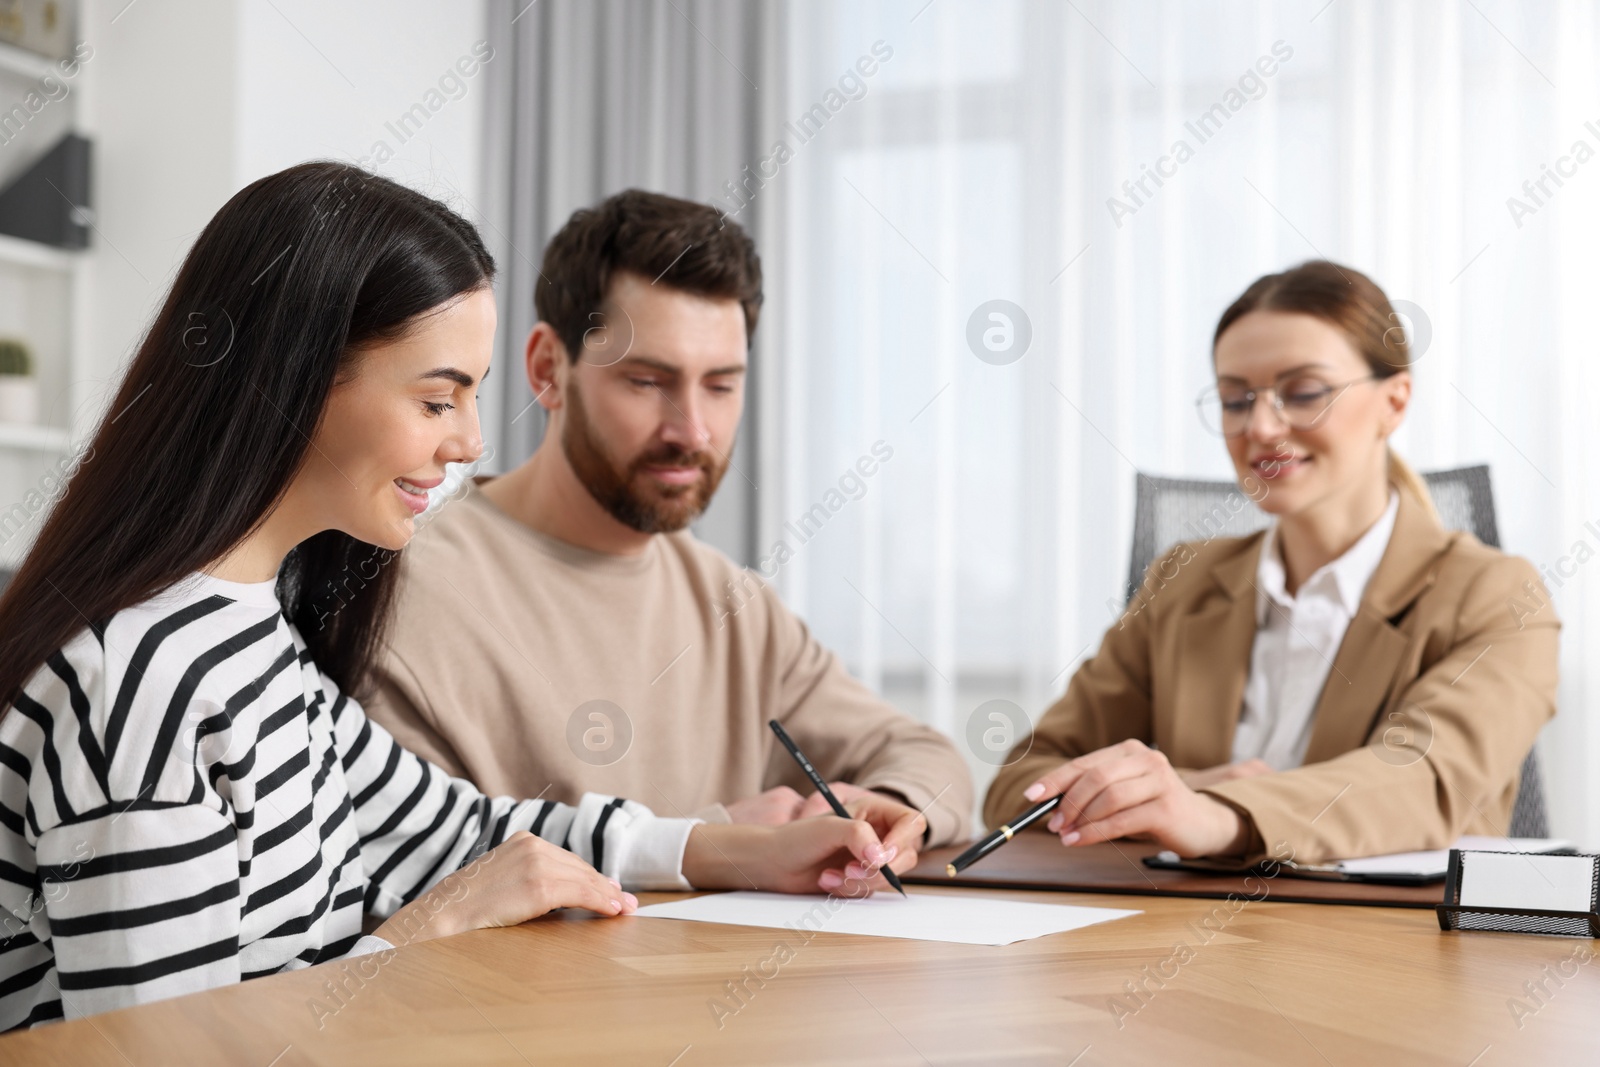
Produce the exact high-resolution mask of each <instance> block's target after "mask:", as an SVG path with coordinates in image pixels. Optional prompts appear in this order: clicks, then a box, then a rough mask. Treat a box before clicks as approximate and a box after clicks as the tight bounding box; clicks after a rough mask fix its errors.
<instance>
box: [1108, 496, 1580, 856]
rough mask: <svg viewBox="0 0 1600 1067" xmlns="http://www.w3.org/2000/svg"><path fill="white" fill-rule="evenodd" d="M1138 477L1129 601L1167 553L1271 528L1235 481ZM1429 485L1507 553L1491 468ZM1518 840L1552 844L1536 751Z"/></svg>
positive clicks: (1461, 521)
mask: <svg viewBox="0 0 1600 1067" xmlns="http://www.w3.org/2000/svg"><path fill="white" fill-rule="evenodd" d="M1137 477H1138V483H1137V486H1138V488H1137V491H1136V493H1135V497H1134V505H1133V552H1132V555H1131V556H1130V559H1129V563H1128V588H1127V596H1128V597H1129V598H1131V597H1132V596H1133V593H1134V590H1136V589H1138V588H1139V583H1140V582H1142V581H1143V580H1144V572H1145V571H1146V570H1148V569H1149V567H1150V564H1151V563H1152V562H1153V561H1154V560H1155V559H1156V557H1157V556H1159V555H1160V554H1161V553H1163V552H1165V551H1166V550H1167V549H1169V548H1171V547H1172V546H1173V545H1175V544H1177V543H1178V542H1180V541H1203V540H1206V539H1208V538H1212V537H1240V536H1243V535H1245V534H1249V533H1254V532H1255V531H1257V530H1259V529H1261V528H1262V527H1264V526H1266V525H1267V522H1268V521H1269V520H1268V518H1267V515H1266V514H1265V513H1264V512H1263V511H1262V510H1261V509H1260V508H1258V507H1256V506H1255V504H1254V503H1253V502H1252V501H1251V500H1250V498H1249V497H1247V496H1245V495H1244V493H1243V492H1242V491H1241V490H1240V489H1239V487H1238V485H1236V484H1235V483H1233V482H1208V481H1195V480H1190V479H1187V478H1155V477H1152V476H1150V475H1148V474H1140V475H1138V476H1137ZM1422 478H1423V480H1424V481H1425V482H1427V483H1428V493H1429V495H1431V496H1432V497H1433V506H1434V508H1435V509H1437V510H1438V512H1439V518H1440V519H1441V520H1442V521H1443V522H1444V525H1445V527H1446V528H1447V529H1451V530H1467V531H1469V532H1471V533H1472V534H1473V536H1475V537H1477V539H1478V540H1480V541H1482V542H1483V543H1484V544H1486V545H1492V546H1494V547H1495V548H1499V547H1500V530H1499V527H1498V526H1497V525H1496V523H1495V517H1494V494H1493V492H1492V491H1491V489H1490V486H1489V468H1488V467H1487V466H1476V467H1458V468H1456V469H1455V470H1448V471H1433V472H1432V473H1429V474H1424V475H1423V476H1422ZM1506 832H1507V835H1508V836H1511V837H1545V836H1547V835H1548V832H1549V819H1548V817H1547V816H1546V813H1545V803H1544V781H1543V778H1542V777H1541V776H1540V773H1539V753H1538V751H1537V750H1536V749H1535V750H1530V751H1529V752H1528V756H1527V758H1526V759H1524V760H1523V761H1522V777H1521V779H1520V781H1519V783H1518V786H1517V799H1516V802H1515V804H1513V805H1512V809H1511V826H1510V828H1509V829H1508V830H1507V831H1506Z"/></svg>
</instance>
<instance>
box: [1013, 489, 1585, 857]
mask: <svg viewBox="0 0 1600 1067" xmlns="http://www.w3.org/2000/svg"><path fill="white" fill-rule="evenodd" d="M1262 536H1263V535H1262V534H1260V533H1257V534H1254V535H1252V536H1250V537H1241V538H1226V539H1217V540H1213V541H1208V542H1196V543H1191V544H1184V545H1179V546H1177V547H1176V548H1174V549H1173V550H1172V551H1170V552H1168V553H1167V554H1166V555H1165V556H1163V557H1162V558H1161V559H1159V560H1157V561H1156V562H1155V563H1154V564H1152V565H1151V567H1150V570H1149V571H1148V572H1147V573H1146V575H1145V581H1144V584H1143V585H1142V586H1141V587H1140V590H1139V592H1138V594H1137V595H1136V596H1135V597H1134V598H1133V600H1132V601H1131V602H1130V604H1129V606H1128V608H1127V610H1126V611H1125V613H1124V614H1123V616H1122V618H1121V619H1120V620H1119V621H1118V622H1117V624H1116V625H1115V626H1113V627H1112V628H1111V629H1110V630H1109V631H1107V633H1106V635H1105V639H1104V640H1103V641H1102V642H1101V644H1100V649H1099V651H1098V652H1096V653H1095V655H1094V657H1093V658H1091V659H1089V660H1088V661H1086V662H1085V663H1084V664H1083V665H1082V666H1081V667H1080V668H1079V669H1078V671H1077V673H1076V674H1075V675H1074V676H1073V678H1072V681H1071V682H1070V683H1069V685H1068V687H1067V692H1066V695H1065V696H1063V697H1062V698H1061V699H1060V700H1059V701H1057V702H1056V703H1055V705H1054V706H1053V707H1051V708H1050V710H1049V711H1047V712H1046V713H1045V715H1044V717H1043V718H1042V719H1041V720H1040V721H1039V723H1038V725H1037V727H1035V729H1034V733H1033V736H1032V737H1031V738H1028V739H1025V740H1024V741H1023V742H1021V743H1020V744H1019V745H1018V746H1017V748H1016V749H1015V750H1013V752H1012V754H1011V758H1012V759H1013V760H1014V762H1012V763H1011V764H1009V765H1008V766H1006V767H1004V768H1002V769H1001V772H1000V774H999V776H998V777H997V778H996V779H995V781H994V784H993V785H992V787H991V788H990V790H989V793H988V797H987V798H986V800H985V803H984V820H985V822H986V823H987V824H988V825H989V826H991V827H994V826H998V825H1000V824H1001V823H1002V822H1004V821H1005V820H1006V819H1008V818H1009V817H1011V816H1013V815H1015V814H1016V813H1017V812H1019V811H1022V810H1024V809H1025V808H1026V807H1027V806H1028V802H1027V801H1026V800H1025V799H1024V798H1023V796H1022V791H1023V790H1024V789H1026V788H1027V787H1028V785H1029V784H1031V783H1032V782H1033V781H1034V780H1035V779H1036V778H1037V777H1038V776H1039V775H1040V774H1041V773H1043V772H1044V771H1045V770H1047V769H1049V768H1051V767H1053V766H1055V765H1057V764H1059V763H1060V762H1062V761H1063V760H1066V759H1069V758H1071V757H1074V756H1079V755H1082V754H1084V753H1087V752H1092V751H1094V750H1095V749H1098V748H1103V747H1104V746H1106V745H1111V744H1115V743H1116V742H1118V741H1122V740H1125V739H1127V738H1138V739H1139V740H1142V741H1146V742H1150V743H1153V744H1154V745H1155V746H1156V747H1157V748H1159V749H1160V750H1161V751H1162V752H1163V753H1165V754H1166V756H1167V758H1168V759H1169V760H1170V761H1171V762H1172V764H1173V766H1175V767H1179V768H1196V769H1198V768H1205V767H1212V766H1216V765H1217V764H1222V763H1228V762H1230V761H1231V753H1232V749H1233V731H1234V727H1235V726H1236V725H1237V723H1238V721H1239V714H1240V711H1241V709H1242V707H1243V703H1244V687H1245V680H1246V676H1247V674H1248V672H1249V668H1250V654H1251V649H1252V646H1253V644H1254V639H1255V631H1256V589H1255V576H1256V563H1257V560H1258V559H1259V557H1260V552H1261V542H1262ZM1559 630H1560V623H1559V621H1558V620H1557V618H1556V613H1555V609H1554V607H1553V606H1552V605H1551V603H1550V597H1549V594H1548V593H1547V592H1546V591H1545V589H1544V587H1543V585H1542V584H1541V582H1540V580H1539V575H1538V572H1537V571H1536V570H1535V569H1534V568H1533V566H1532V565H1531V564H1529V563H1528V562H1527V561H1526V560H1523V559H1520V558H1518V557H1515V556H1508V555H1505V554H1504V553H1502V552H1500V551H1498V550H1496V549H1493V548H1489V547H1487V546H1485V545H1484V544H1482V543H1481V542H1480V541H1478V540H1477V539H1476V538H1474V537H1473V536H1471V535H1470V534H1465V533H1454V532H1446V531H1445V530H1444V529H1442V528H1441V527H1440V526H1439V524H1438V523H1437V522H1436V521H1435V520H1434V519H1433V518H1432V516H1431V515H1429V514H1428V512H1427V511H1426V510H1425V509H1424V508H1423V507H1422V505H1421V504H1420V503H1419V502H1418V501H1417V500H1416V499H1415V498H1413V497H1412V496H1410V495H1409V494H1408V493H1407V492H1405V491H1402V492H1401V493H1400V508H1399V514H1398V515H1397V516H1396V519H1395V528H1394V534H1393V536H1392V537H1391V539H1390V541H1389V546H1388V548H1387V549H1386V550H1385V552H1384V555H1383V559H1382V561H1381V562H1380V563H1379V564H1378V569H1377V571H1376V572H1374V574H1373V576H1372V580H1371V581H1370V582H1369V583H1368V585H1367V589H1366V593H1365V594H1364V595H1363V597H1362V599H1361V606H1360V609H1359V611H1358V612H1357V614H1356V616H1355V618H1353V619H1352V620H1351V621H1350V627H1349V629H1348V630H1347V631H1346V632H1345V637H1344V641H1343V643H1342V644H1341V645H1340V646H1339V651H1338V654H1337V655H1336V656H1335V657H1334V663H1333V669H1332V670H1331V671H1330V672H1329V674H1328V681H1327V684H1326V686H1325V687H1324V688H1323V690H1322V694H1321V696H1320V697H1319V699H1318V701H1317V706H1316V710H1315V712H1314V713H1313V719H1312V734H1311V741H1310V747H1309V748H1308V749H1307V750H1306V756H1305V763H1304V764H1303V765H1302V766H1300V767H1298V768H1295V769H1294V770H1290V771H1284V772H1281V773H1278V774H1270V775H1264V776H1261V777H1258V778H1250V779H1240V780H1236V781H1231V782H1226V783H1223V784H1221V785H1218V786H1215V787H1212V788H1210V789H1207V790H1205V792H1206V793H1208V794H1210V795H1212V796H1214V797H1216V798H1218V799H1220V800H1223V801H1225V802H1227V803H1229V804H1231V805H1233V806H1234V807H1235V808H1237V809H1238V810H1239V811H1240V812H1241V813H1243V814H1244V815H1245V816H1246V817H1247V818H1248V819H1249V820H1250V822H1251V823H1252V824H1253V827H1254V838H1253V842H1252V846H1251V852H1252V854H1253V855H1257V854H1261V853H1269V854H1274V855H1277V856H1279V857H1289V856H1292V858H1294V859H1296V860H1300V861H1306V862H1316V861H1320V860H1327V859H1334V858H1341V857H1354V856H1368V855H1377V854H1381V853H1386V852H1402V851H1409V850H1412V849H1430V848H1443V847H1445V846H1446V845H1448V844H1449V843H1450V842H1451V841H1452V840H1454V839H1455V838H1456V837H1457V836H1459V835H1461V834H1464V833H1484V834H1503V833H1505V832H1506V827H1507V823H1508V821H1509V819H1510V814H1511V806H1512V801H1513V800H1514V798H1515V796H1516V791H1517V782H1518V774H1519V769H1520V765H1521V763H1522V759H1523V757H1524V756H1525V755H1526V754H1527V752H1528V750H1529V748H1531V747H1532V745H1533V741H1534V738H1535V737H1536V736H1537V735H1538V733H1539V730H1540V728H1541V727H1542V726H1544V724H1545V723H1546V722H1547V721H1548V720H1549V719H1550V718H1551V716H1553V715H1554V714H1555V705H1556V659H1557V637H1558V633H1559ZM1040 825H1043V823H1042V821H1041V823H1040Z"/></svg>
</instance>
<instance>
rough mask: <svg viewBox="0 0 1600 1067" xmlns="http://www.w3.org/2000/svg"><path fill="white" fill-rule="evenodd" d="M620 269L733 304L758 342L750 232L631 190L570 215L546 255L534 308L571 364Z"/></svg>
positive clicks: (757, 266)
mask: <svg viewBox="0 0 1600 1067" xmlns="http://www.w3.org/2000/svg"><path fill="white" fill-rule="evenodd" d="M618 271H632V272H633V273H635V274H639V275H642V276H643V277H645V278H646V279H649V280H650V281H651V282H653V283H656V284H660V285H666V286H668V287H670V288H673V289H677V290H680V291H682V292H686V293H693V294H694V295H696V296H704V297H711V298H713V299H727V300H737V301H739V305H740V307H742V308H743V309H744V329H745V337H746V338H747V339H748V338H752V337H754V336H755V332H756V320H757V319H758V318H759V317H760V315H761V299H762V297H761V258H760V257H759V256H757V255H756V246H755V242H754V241H752V240H750V236H749V234H747V233H745V232H744V230H743V229H742V228H741V227H740V226H739V224H738V223H736V222H733V221H731V220H729V219H728V218H727V217H726V216H724V215H723V214H722V213H721V212H720V211H718V210H717V209H716V208H714V207H710V206H708V205H706V204H697V203H695V202H694V201H692V200H679V199H678V198H677V197H674V196H663V195H662V194H660V193H647V192H645V191H644V190H642V189H629V190H627V191H625V192H621V193H618V194H616V195H615V196H611V197H607V198H606V199H605V200H602V201H601V202H600V203H599V204H596V205H595V206H594V207H591V208H581V209H580V210H578V211H575V212H573V214H572V217H571V218H570V219H568V220H567V224H566V225H565V226H563V227H561V230H560V232H558V233H557V234H556V235H555V237H553V238H551V240H550V244H549V245H548V246H547V247H546V248H545V250H544V267H543V272H542V276H541V277H540V279H539V281H538V283H537V284H536V285H535V286H534V292H533V304H534V308H535V309H536V310H537V311H538V313H539V318H540V319H541V320H542V321H544V322H548V323H549V324H550V325H551V326H552V327H554V328H555V331H556V334H557V335H558V336H559V337H560V338H561V342H562V343H563V344H564V345H566V346H567V355H568V356H569V357H570V358H571V359H572V360H573V361H574V362H576V361H577V359H578V358H579V356H581V355H582V354H583V336H584V334H585V333H586V332H587V331H589V330H590V329H593V328H594V327H596V326H599V325H601V324H602V322H601V319H600V318H599V317H598V316H597V315H596V313H597V312H599V311H600V310H601V308H602V305H603V304H604V302H605V299H606V295H607V293H608V291H609V289H610V286H611V279H612V277H613V276H614V275H615V274H616V273H617V272H618Z"/></svg>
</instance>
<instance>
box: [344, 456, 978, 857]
mask: <svg viewBox="0 0 1600 1067" xmlns="http://www.w3.org/2000/svg"><path fill="white" fill-rule="evenodd" d="M485 480H486V479H482V478H480V479H478V483H479V484H481V483H482V482H483V481H485ZM400 565H401V582H400V593H399V599H398V604H397V607H396V618H395V622H394V625H393V627H392V629H391V631H390V636H389V644H388V648H387V649H386V651H385V653H384V655H383V656H382V657H381V660H380V665H379V669H378V675H377V692H376V694H375V695H374V696H373V697H372V699H371V700H369V701H368V703H367V704H366V711H367V714H368V715H369V716H370V717H371V718H372V719H373V720H374V721H376V722H378V723H380V724H382V725H383V726H385V727H387V728H388V729H389V731H390V732H391V733H393V734H394V736H395V737H396V738H397V739H398V740H399V741H400V743H401V744H402V745H404V746H405V747H406V748H409V749H411V750H412V751H414V752H416V753H418V754H420V755H422V756H424V757H426V758H427V759H429V760H431V761H432V762H434V763H436V764H438V765H439V766H441V767H443V768H444V769H446V770H447V771H449V772H450V773H452V774H456V775H460V776H463V777H466V778H470V779H471V780H472V781H473V782H474V783H476V784H477V786H478V787H479V788H480V789H482V790H484V791H485V792H487V793H490V794H509V795H512V796H519V797H535V796H542V797H544V798H545V799H549V800H559V801H563V802H566V803H574V802H576V801H577V800H578V799H579V798H580V797H582V796H583V794H584V793H604V794H608V795H612V796H622V797H628V798H629V799H632V800H637V801H639V802H641V803H643V804H645V805H647V806H649V807H650V808H652V809H654V810H655V812H656V813H657V814H659V815H664V816H681V815H694V816H697V817H700V818H705V819H708V820H713V821H719V820H720V821H726V819H727V813H726V811H724V810H723V809H722V808H721V807H720V803H721V802H728V801H734V800H738V799H740V798H743V797H748V796H752V795H754V794H756V793H759V792H761V791H762V790H765V789H769V788H771V787H773V786H777V785H789V786H792V787H794V788H795V789H797V790H799V791H800V792H801V793H808V792H810V791H811V787H810V786H809V784H808V783H807V781H806V779H805V777H804V775H803V774H802V773H801V771H800V768H799V767H798V766H797V765H796V764H795V762H794V760H793V759H792V758H791V757H790V756H789V755H788V753H787V752H785V751H784V750H783V749H782V747H781V746H779V745H778V744H777V742H776V739H775V738H774V737H773V735H772V731H771V730H770V729H768V728H767V720H768V719H773V718H775V719H777V720H779V721H780V722H782V723H783V725H784V728H785V729H786V730H788V732H789V733H790V735H792V736H793V737H794V739H795V742H796V743H797V744H799V746H800V747H801V749H802V750H803V751H804V752H805V753H806V755H807V756H809V757H810V758H811V761H812V762H813V763H814V764H815V766H816V768H817V770H818V771H819V772H820V773H821V774H822V775H823V777H824V778H826V779H828V780H829V781H848V782H853V783H855V784H856V785H860V786H864V787H868V788H878V789H884V790H888V791H891V792H894V793H898V794H900V795H902V796H904V797H905V798H906V799H907V800H909V801H910V802H911V803H912V804H913V805H915V806H916V807H918V808H923V807H926V809H927V810H926V814H927V818H928V826H929V844H930V845H939V844H945V843H949V842H953V841H960V840H963V839H965V838H966V837H968V836H969V835H970V826H969V822H970V813H971V811H972V809H973V793H972V782H971V779H970V777H969V775H968V772H967V767H966V763H965V761H964V760H963V759H962V758H961V756H960V754H959V753H958V752H957V751H956V749H955V747H954V746H953V745H952V744H951V742H950V741H949V739H948V738H946V737H945V736H944V735H942V734H940V733H939V732H938V731H936V730H934V729H932V728H931V727H927V726H924V725H922V724H920V723H918V722H916V721H915V720H913V719H912V718H910V717H909V716H907V715H905V714H904V713H902V712H900V711H898V710H896V709H895V708H894V707H892V706H891V705H889V704H887V703H885V702H884V701H883V700H881V699H879V698H878V697H877V696H875V695H873V694H872V693H871V692H870V691H869V690H868V689H867V688H866V687H865V686H863V685H862V684H861V683H859V682H857V681H856V680H855V679H854V678H852V677H851V676H850V675H849V673H848V672H846V671H845V669H844V667H843V665H842V664H841V663H840V662H839V660H838V658H837V657H835V656H834V655H833V653H831V652H829V651H828V650H827V649H826V648H823V647H822V645H820V644H819V643H818V642H817V640H816V639H815V638H814V637H813V636H812V635H811V633H810V631H809V630H807V628H806V626H805V624H804V623H802V622H801V621H800V620H799V619H798V618H797V617H796V616H795V615H794V613H792V612H791V611H789V610H788V609H787V608H786V607H784V605H783V603H782V602H781V601H780V600H779V599H778V596H777V594H776V593H774V592H772V591H771V589H770V588H769V587H767V586H766V585H765V584H764V583H762V582H761V581H760V579H759V578H757V577H756V576H755V575H754V574H753V573H752V572H750V571H747V570H744V569H742V568H741V567H739V566H738V565H737V564H736V563H734V562H733V561H732V560H731V559H729V558H728V557H726V556H724V555H723V554H722V553H720V552H718V551H717V550H715V549H713V548H711V547H709V546H707V545H704V544H701V543H700V542H699V541H696V540H695V539H694V537H693V536H692V535H690V534H689V533H688V532H682V533H677V534H662V535H659V536H656V537H653V538H651V540H650V543H649V547H648V548H646V549H645V551H644V552H643V553H642V554H640V555H638V556H636V557H625V556H612V555H604V554H600V553H595V552H590V551H588V550H585V549H581V548H578V547H576V546H573V545H570V544H567V543H565V542H562V541H558V540H555V539H554V538H550V537H547V536H545V535H542V534H540V533H537V532H535V531H534V530H531V529H529V528H528V527H527V526H525V525H523V524H522V523H520V522H518V521H516V520H515V519H513V518H511V517H510V516H508V515H507V514H505V513H504V512H503V511H501V510H500V509H499V508H497V507H496V506H495V505H494V504H492V503H490V501H489V500H488V498H486V497H485V496H484V495H483V494H482V493H479V492H477V491H476V489H475V488H474V487H470V486H469V487H467V488H466V490H465V491H464V492H463V494H462V495H461V496H459V497H458V498H457V499H455V500H452V501H449V502H448V503H446V504H445V506H444V508H443V509H442V510H441V511H440V512H439V513H438V514H437V515H436V516H434V517H433V519H432V521H431V522H429V523H428V524H427V525H426V526H425V527H424V528H423V529H422V530H421V531H420V532H419V533H418V535H417V537H416V538H415V539H414V541H413V542H412V544H411V545H410V547H408V548H407V549H406V551H405V552H404V554H403V555H402V557H401V564H400ZM357 595H359V594H357Z"/></svg>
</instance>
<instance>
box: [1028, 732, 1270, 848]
mask: <svg viewBox="0 0 1600 1067" xmlns="http://www.w3.org/2000/svg"><path fill="white" fill-rule="evenodd" d="M1057 794H1061V797H1062V799H1061V805H1060V806H1059V807H1058V808H1056V810H1055V812H1054V813H1053V814H1052V815H1051V816H1050V821H1049V822H1048V823H1047V824H1046V825H1047V826H1048V828H1049V829H1050V831H1051V832H1052V833H1057V834H1060V835H1061V843H1062V844H1064V845H1080V844H1081V845H1089V844H1094V843H1096V842H1100V841H1111V840H1114V839H1115V838H1119V837H1137V838H1141V839H1144V840H1149V841H1156V842H1159V843H1160V844H1161V845H1162V846H1164V847H1166V848H1169V849H1171V850H1172V851H1174V852H1176V853H1178V855H1180V856H1186V857H1187V856H1214V855H1231V854H1237V853H1238V852H1240V851H1242V850H1243V849H1244V847H1245V843H1246V841H1247V840H1248V839H1249V826H1248V824H1247V823H1246V822H1245V820H1244V817H1243V816H1241V815H1240V814H1239V813H1238V812H1237V811H1236V810H1234V809H1233V808H1231V807H1229V806H1228V805H1227V804H1224V803H1222V802H1221V801H1220V800H1214V799H1212V798H1211V797H1208V796H1206V795H1204V794H1203V793H1197V792H1195V791H1194V790H1193V789H1191V788H1190V787H1189V786H1187V785H1185V784H1184V782H1183V780H1182V779H1181V778H1179V777H1178V772H1177V771H1175V770H1173V768H1172V764H1170V763H1168V762H1167V757H1166V756H1164V755H1162V754H1161V753H1160V752H1158V751H1157V750H1155V749H1153V748H1151V747H1149V746H1148V745H1146V744H1144V743H1143V742H1142V741H1136V740H1128V741H1123V742H1120V743H1118V744H1115V745H1110V746H1108V747H1106V748H1102V749H1099V750H1097V751H1094V752H1091V753H1089V754H1088V755H1086V756H1079V757H1078V758H1077V759H1074V760H1068V761H1067V762H1066V763H1064V764H1062V765H1061V766H1060V767H1057V768H1056V769H1055V770H1053V771H1051V772H1049V773H1048V774H1046V775H1044V776H1043V777H1042V778H1040V779H1039V780H1038V781H1037V782H1035V783H1034V784H1033V785H1031V786H1029V787H1028V789H1027V791H1026V793H1025V794H1024V795H1025V796H1026V797H1027V798H1028V799H1029V800H1030V801H1035V802H1037V801H1040V800H1044V799H1045V798H1047V797H1052V796H1055V795H1057Z"/></svg>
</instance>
